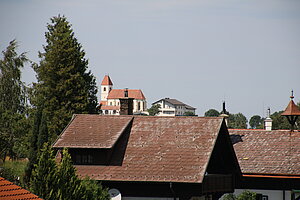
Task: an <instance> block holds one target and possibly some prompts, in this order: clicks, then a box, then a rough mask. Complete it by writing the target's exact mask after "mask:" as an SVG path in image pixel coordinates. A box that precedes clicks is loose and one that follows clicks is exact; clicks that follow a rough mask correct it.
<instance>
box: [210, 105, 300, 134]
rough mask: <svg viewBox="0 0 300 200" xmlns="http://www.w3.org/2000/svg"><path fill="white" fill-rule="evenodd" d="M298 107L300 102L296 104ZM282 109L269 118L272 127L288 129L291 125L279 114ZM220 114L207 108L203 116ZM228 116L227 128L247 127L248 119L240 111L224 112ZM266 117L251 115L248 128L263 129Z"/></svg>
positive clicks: (299, 120) (299, 121)
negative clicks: (235, 112)
mask: <svg viewBox="0 0 300 200" xmlns="http://www.w3.org/2000/svg"><path fill="white" fill-rule="evenodd" d="M297 106H298V107H300V102H298V104H297ZM281 113H283V110H282V111H276V112H274V113H272V114H271V115H270V118H271V119H272V120H273V122H272V129H274V130H278V129H290V128H291V125H290V124H289V122H288V120H287V119H286V118H285V117H284V116H281ZM221 114H222V112H219V111H217V110H216V109H209V110H208V111H206V112H205V113H204V116H205V117H218V116H220V115H221ZM225 114H227V115H228V116H229V117H228V124H227V126H228V128H232V129H247V128H248V119H247V118H246V117H245V115H243V114H242V113H237V114H232V113H229V112H227V113H225ZM265 119H266V118H264V117H261V116H259V115H253V116H252V117H251V118H250V120H249V126H250V127H249V128H250V129H263V128H264V120H265ZM297 124H300V119H298V120H297Z"/></svg>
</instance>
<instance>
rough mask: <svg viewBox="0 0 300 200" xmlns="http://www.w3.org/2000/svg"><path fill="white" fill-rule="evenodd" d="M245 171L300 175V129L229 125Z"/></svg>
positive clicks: (244, 172)
mask: <svg viewBox="0 0 300 200" xmlns="http://www.w3.org/2000/svg"><path fill="white" fill-rule="evenodd" d="M229 133H230V135H231V138H232V139H233V143H234V149H235V152H236V155H237V158H238V161H239V164H240V167H241V170H242V173H243V174H247V173H250V174H251V173H252V174H273V175H283V174H285V175H300V164H299V163H300V148H299V147H300V132H298V131H294V132H291V131H289V130H272V131H266V130H250V129H244V130H235V129H229Z"/></svg>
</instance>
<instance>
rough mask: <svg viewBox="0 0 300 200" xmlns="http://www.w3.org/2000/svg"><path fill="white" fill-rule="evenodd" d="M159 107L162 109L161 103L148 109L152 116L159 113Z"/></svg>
mask: <svg viewBox="0 0 300 200" xmlns="http://www.w3.org/2000/svg"><path fill="white" fill-rule="evenodd" d="M159 109H160V105H159V104H155V105H152V106H151V108H149V109H148V112H149V115H150V116H155V115H157V114H158V113H159Z"/></svg>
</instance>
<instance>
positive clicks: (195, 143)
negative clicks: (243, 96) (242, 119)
mask: <svg viewBox="0 0 300 200" xmlns="http://www.w3.org/2000/svg"><path fill="white" fill-rule="evenodd" d="M78 116H79V117H80V118H82V119H81V120H79V118H78V121H75V120H73V121H72V122H71V124H70V125H69V127H68V128H67V129H66V130H65V132H64V133H63V135H62V136H61V137H60V141H59V144H58V142H57V143H56V144H55V145H54V146H55V147H62V146H64V145H63V144H65V143H66V142H65V141H64V140H66V139H67V137H66V136H65V135H71V134H73V136H72V137H80V138H82V139H84V136H87V132H86V131H85V130H86V129H89V127H90V126H92V124H95V127H98V126H100V127H98V131H97V135H102V136H101V138H109V137H110V135H111V133H110V132H109V130H111V129H114V126H115V125H117V124H122V126H120V127H123V128H122V129H124V127H125V126H126V125H125V124H126V123H127V122H128V121H129V120H130V119H131V117H127V118H126V119H127V121H126V120H125V119H124V122H122V123H121V122H120V120H121V119H120V118H119V117H117V116H99V117H94V116H93V115H86V116H83V115H78ZM75 119H76V118H75ZM222 120H223V119H222V118H218V117H216V118H203V117H150V116H149V117H146V116H136V117H134V118H133V122H132V126H131V130H130V136H129V139H128V143H127V145H126V148H125V149H126V151H125V155H124V159H123V161H122V164H121V166H111V165H110V166H103V165H102V166H100V165H99V166H93V165H77V166H76V168H77V172H78V174H79V175H80V176H82V177H85V176H90V177H91V178H93V179H96V180H113V181H157V182H171V181H172V182H186V183H201V182H202V180H203V177H204V174H205V171H206V168H207V166H208V161H209V159H210V156H211V154H212V150H213V148H214V145H215V143H216V139H217V136H218V135H219V132H220V128H221V124H222ZM90 121H93V122H91V123H90ZM87 123H89V124H87ZM70 127H72V129H73V130H72V131H70V130H69V128H70ZM75 127H76V128H75ZM95 127H94V128H91V129H90V130H93V129H95ZM81 130H82V131H81ZM112 132H115V131H112ZM123 134H125V133H123ZM128 134H129V133H128ZM87 137H88V138H89V136H87ZM99 138H100V136H99ZM104 141H105V142H104ZM114 141H115V140H114ZM89 142H90V141H87V140H86V145H87V144H88V143H89ZM99 142H101V141H100V140H99ZM101 143H102V142H101ZM103 143H107V139H103ZM111 144H112V142H110V145H107V146H112V145H111ZM82 145H83V144H80V145H79V147H81V146H82Z"/></svg>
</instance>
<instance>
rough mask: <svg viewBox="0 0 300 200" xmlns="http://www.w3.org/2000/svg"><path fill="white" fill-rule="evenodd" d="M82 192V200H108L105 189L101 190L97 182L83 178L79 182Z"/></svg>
mask: <svg viewBox="0 0 300 200" xmlns="http://www.w3.org/2000/svg"><path fill="white" fill-rule="evenodd" d="M81 184H82V187H83V189H84V190H85V192H84V199H93V200H106V199H110V196H109V194H108V192H107V189H104V188H102V186H101V185H99V184H98V183H97V181H95V180H92V179H90V178H88V177H87V178H85V179H83V180H82V182H81Z"/></svg>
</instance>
